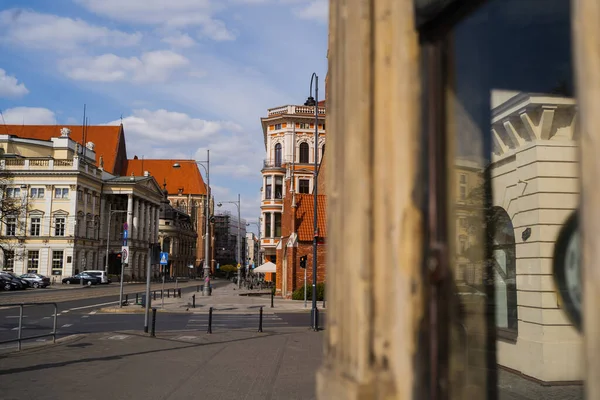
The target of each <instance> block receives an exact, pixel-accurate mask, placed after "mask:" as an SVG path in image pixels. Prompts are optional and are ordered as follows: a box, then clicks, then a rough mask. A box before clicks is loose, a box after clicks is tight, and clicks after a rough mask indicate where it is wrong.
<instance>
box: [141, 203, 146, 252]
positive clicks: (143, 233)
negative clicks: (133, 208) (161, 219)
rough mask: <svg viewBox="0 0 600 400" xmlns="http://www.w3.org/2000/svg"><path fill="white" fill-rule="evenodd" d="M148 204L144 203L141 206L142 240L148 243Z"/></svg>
mask: <svg viewBox="0 0 600 400" xmlns="http://www.w3.org/2000/svg"><path fill="white" fill-rule="evenodd" d="M146 207H147V206H146V202H145V201H142V204H140V227H141V232H140V240H141V241H143V242H146V241H147V240H148V239H147V237H146V232H147V231H148V219H147V218H146Z"/></svg>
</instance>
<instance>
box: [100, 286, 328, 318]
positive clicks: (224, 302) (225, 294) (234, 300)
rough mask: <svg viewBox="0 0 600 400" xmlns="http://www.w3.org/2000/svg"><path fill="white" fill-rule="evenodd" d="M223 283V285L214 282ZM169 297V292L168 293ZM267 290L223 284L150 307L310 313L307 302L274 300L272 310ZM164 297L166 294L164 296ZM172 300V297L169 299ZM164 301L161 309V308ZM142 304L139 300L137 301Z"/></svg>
mask: <svg viewBox="0 0 600 400" xmlns="http://www.w3.org/2000/svg"><path fill="white" fill-rule="evenodd" d="M217 282H222V281H217ZM171 293H172V292H171ZM270 293H271V292H270V290H260V289H254V290H245V289H241V290H239V289H238V288H237V286H236V285H235V284H232V283H231V284H229V283H227V284H225V285H224V286H220V287H216V288H213V291H212V296H203V295H202V292H191V293H190V292H188V293H186V294H183V295H182V297H181V298H173V297H165V298H164V299H160V295H159V297H157V299H156V300H153V301H152V303H151V306H152V307H155V308H156V309H157V310H158V311H163V312H184V313H198V314H205V313H206V312H208V309H209V308H210V307H212V308H213V311H214V312H219V313H220V314H224V313H232V314H237V313H244V312H257V311H258V309H259V308H260V306H263V307H264V308H263V313H265V314H268V313H276V312H279V313H280V312H310V307H311V302H310V301H308V302H307V307H306V308H304V301H298V300H288V299H282V298H280V297H275V298H274V299H273V306H274V307H273V308H271V295H270ZM193 295H195V298H196V307H195V308H193V307H192V304H193V300H192V296H193ZM165 296H166V294H165ZM171 296H172V295H171ZM163 300H164V306H163ZM129 301H130V302H131V303H135V299H134V298H131V297H130V298H129ZM139 301H140V302H141V298H140V299H139ZM322 306H323V302H321V301H320V302H318V308H319V309H322ZM101 312H123V313H128V312H143V308H142V307H141V306H140V305H134V304H131V305H129V306H127V307H123V308H119V307H109V308H103V309H102V310H101Z"/></svg>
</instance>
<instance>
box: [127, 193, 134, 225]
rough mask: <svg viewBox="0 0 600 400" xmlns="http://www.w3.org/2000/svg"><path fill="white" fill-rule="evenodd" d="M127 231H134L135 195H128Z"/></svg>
mask: <svg viewBox="0 0 600 400" xmlns="http://www.w3.org/2000/svg"><path fill="white" fill-rule="evenodd" d="M127 229H128V230H129V232H132V231H133V193H131V194H128V195H127Z"/></svg>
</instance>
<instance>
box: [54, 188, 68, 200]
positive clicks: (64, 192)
mask: <svg viewBox="0 0 600 400" xmlns="http://www.w3.org/2000/svg"><path fill="white" fill-rule="evenodd" d="M54 198H55V199H68V198H69V188H55V189H54Z"/></svg>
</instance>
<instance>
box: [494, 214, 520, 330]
mask: <svg viewBox="0 0 600 400" xmlns="http://www.w3.org/2000/svg"><path fill="white" fill-rule="evenodd" d="M492 225H493V232H492V233H493V236H492V238H493V247H492V250H493V258H492V263H493V267H494V268H493V270H494V287H495V297H496V298H495V299H494V300H495V304H496V326H497V327H498V328H504V329H510V330H514V331H516V330H517V266H516V257H515V230H514V227H513V224H512V221H511V220H510V217H509V215H508V214H507V212H506V211H505V210H504V209H503V208H501V207H494V208H493V209H492Z"/></svg>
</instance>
